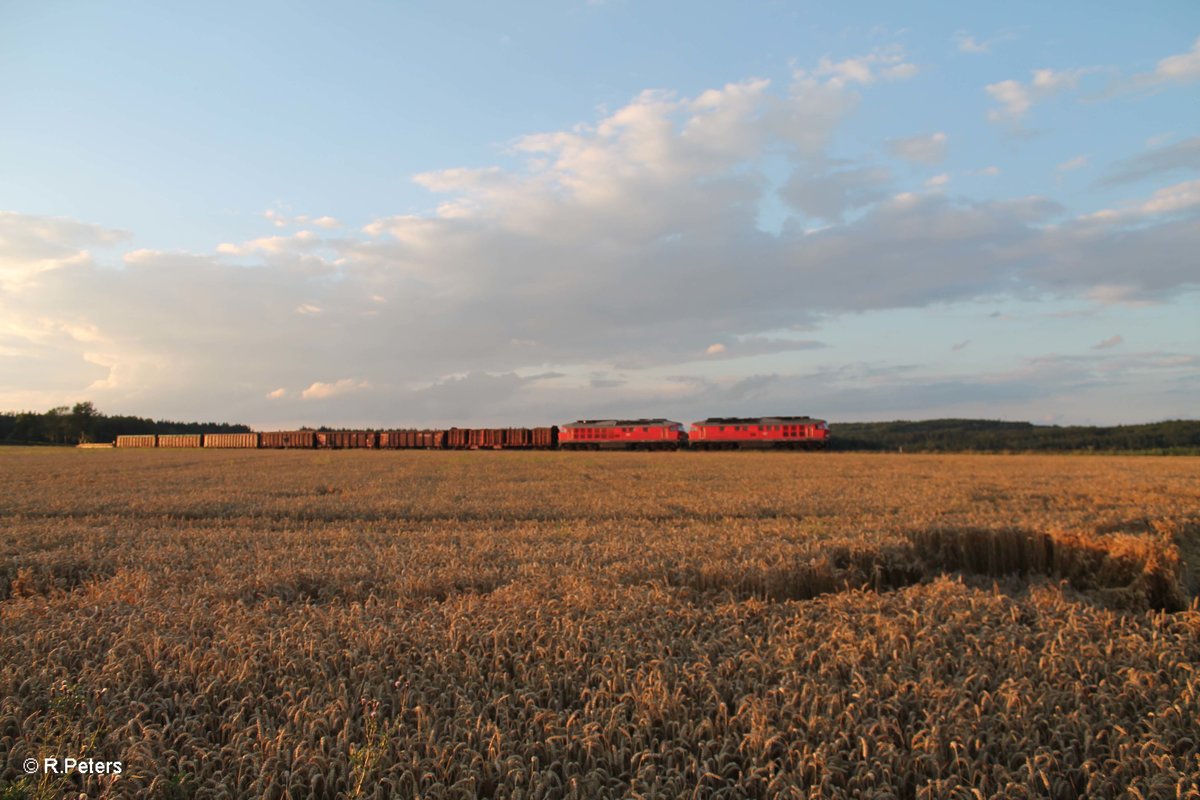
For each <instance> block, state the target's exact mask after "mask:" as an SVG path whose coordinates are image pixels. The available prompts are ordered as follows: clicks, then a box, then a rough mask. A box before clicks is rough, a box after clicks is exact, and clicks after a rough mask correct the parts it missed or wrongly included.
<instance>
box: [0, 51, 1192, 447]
mask: <svg viewBox="0 0 1200 800" xmlns="http://www.w3.org/2000/svg"><path fill="white" fill-rule="evenodd" d="M1172 63H1174V62H1172ZM1188 63H1190V62H1188ZM1160 67H1161V65H1160ZM1166 69H1167V70H1168V71H1169V72H1170V71H1172V70H1174V71H1173V72H1171V74H1172V75H1175V74H1184V73H1186V70H1187V65H1186V63H1185V64H1184V66H1183V67H1179V68H1178V69H1177V68H1176V67H1175V66H1172V65H1168V67H1167V68H1166ZM1181 70H1182V72H1181ZM916 73H917V69H916V67H915V66H913V65H912V64H909V63H908V62H906V61H905V60H904V56H903V54H902V53H901V52H900V51H897V50H895V49H885V50H880V51H876V52H874V53H871V54H868V55H867V56H864V57H862V58H859V59H848V60H844V61H831V60H828V59H826V60H822V61H821V62H820V63H819V64H818V66H817V67H816V68H814V69H812V70H807V71H803V70H801V71H797V72H796V74H795V76H794V79H793V81H792V82H791V83H790V84H789V85H787V86H782V87H774V86H772V85H771V83H770V82H768V81H766V80H760V79H751V80H746V81H742V82H737V83H730V84H728V85H725V86H723V87H720V88H714V89H711V90H708V91H705V92H702V93H700V94H698V95H696V96H694V97H681V96H678V95H675V94H672V93H668V92H661V91H647V92H643V93H642V94H640V95H638V96H637V97H635V98H633V100H631V101H630V102H629V103H628V104H626V105H625V106H623V107H621V108H619V109H617V110H616V111H614V112H612V113H609V114H607V115H604V116H602V117H601V118H599V119H597V120H595V121H594V122H591V123H588V124H580V125H577V126H575V127H573V128H570V129H566V130H558V131H549V132H542V133H536V134H531V135H528V136H524V137H521V138H519V139H517V140H515V141H514V142H512V143H511V148H510V152H509V154H508V155H509V156H510V157H511V165H509V166H494V167H489V168H484V169H466V168H448V169H443V170H436V171H430V172H425V173H422V174H419V175H417V176H415V178H414V180H415V181H416V182H417V183H418V184H419V185H420V186H422V187H424V188H426V189H427V190H429V191H430V192H431V193H432V194H433V195H435V196H436V197H437V207H436V211H435V212H432V213H429V214H423V215H398V216H389V217H382V218H379V219H375V220H372V221H370V222H369V223H368V224H366V225H364V226H363V227H362V228H361V229H360V230H357V231H352V230H349V229H347V228H346V227H345V226H344V225H343V224H342V223H340V222H338V221H337V220H336V219H334V218H333V217H331V216H312V217H296V218H292V217H287V216H285V215H283V214H282V213H279V212H268V213H267V214H266V215H265V216H266V224H268V225H269V226H271V227H272V228H275V229H276V231H275V233H273V234H272V235H268V236H263V237H259V238H254V239H250V240H248V241H243V242H222V243H220V244H218V245H216V246H215V247H214V248H213V250H212V252H207V253H182V252H162V251H153V250H146V249H140V250H133V251H129V252H126V253H124V254H123V255H121V256H118V255H117V254H116V252H117V251H119V249H120V245H122V243H125V242H127V241H128V240H129V235H128V234H126V233H123V232H120V231H110V230H105V229H101V228H98V227H96V226H93V225H89V224H87V223H81V222H74V221H70V220H60V219H46V218H42V217H34V216H26V215H21V214H19V213H5V214H0V288H2V289H3V294H0V312H2V315H3V319H4V320H5V321H4V322H3V323H0V353H4V354H5V355H4V357H5V358H6V359H8V368H9V372H8V374H9V375H14V374H18V373H14V372H13V371H12V370H14V369H15V370H17V371H18V372H19V374H20V375H21V380H20V381H19V385H18V382H17V381H14V380H11V379H10V380H9V381H6V382H4V383H3V384H0V397H2V398H3V400H4V404H5V405H8V406H13V405H20V404H22V403H24V402H35V401H34V397H35V395H34V394H33V393H29V392H27V391H26V390H25V389H23V388H22V387H25V386H36V387H40V388H39V392H40V394H38V395H36V396H37V397H50V396H65V394H68V393H73V394H74V395H79V396H82V395H83V394H88V395H89V396H92V397H94V399H96V400H97V401H98V402H99V403H100V404H101V406H102V407H105V406H111V407H120V408H128V407H130V406H131V405H137V406H145V405H154V406H155V407H160V408H165V409H168V410H170V411H171V413H176V414H180V415H184V414H189V413H193V414H198V415H201V416H211V415H212V414H213V413H216V412H215V411H214V409H217V410H221V415H222V416H226V417H228V418H231V419H244V420H248V421H252V422H253V421H257V420H262V419H271V420H273V421H278V422H281V423H286V422H288V421H292V420H295V421H306V420H312V419H313V417H312V416H306V415H311V414H314V413H320V414H322V415H323V416H322V417H321V418H320V419H319V420H318V421H320V422H326V423H330V424H339V423H344V424H356V423H375V424H389V423H390V424H399V423H425V422H433V423H436V422H440V421H446V420H451V421H453V420H455V419H458V420H461V421H464V422H469V421H472V420H479V419H483V420H495V421H501V420H504V421H510V420H511V421H538V420H546V419H551V420H557V419H558V418H559V417H566V416H577V415H578V414H580V413H587V412H590V411H595V412H597V413H599V412H600V411H603V410H606V409H611V410H612V411H613V412H614V413H620V412H624V413H636V412H637V410H638V409H643V410H644V409H646V408H648V406H649V404H651V403H659V404H664V405H666V406H668V407H669V408H674V409H680V410H684V409H691V410H696V411H700V410H703V411H704V412H705V413H716V412H722V413H723V412H726V411H733V410H737V409H734V408H730V406H733V405H738V404H741V403H744V402H745V401H748V400H757V401H760V402H762V403H763V404H764V405H772V404H779V405H778V406H776V407H775V409H774V410H775V411H778V410H779V409H780V408H782V409H784V410H786V409H787V407H788V403H789V402H790V403H793V404H794V402H795V392H796V391H797V387H799V386H802V385H806V386H810V387H811V386H812V385H813V384H812V382H811V381H812V380H813V379H814V378H815V379H818V380H820V379H827V380H828V382H827V383H826V384H825V386H827V387H829V386H833V387H837V386H842V385H846V386H847V388H846V389H845V391H844V392H843V393H839V391H840V390H836V391H835V390H832V389H828V388H826V389H823V390H822V393H818V394H813V393H811V390H810V395H809V396H810V397H811V398H812V399H814V400H821V401H822V402H828V403H831V404H843V405H842V406H841V407H843V408H851V409H853V408H860V407H864V406H863V403H864V402H867V400H866V398H869V397H870V396H871V394H870V393H867V394H865V395H853V394H852V392H851V390H850V388H848V384H847V383H846V382H847V380H848V377H847V376H846V375H841V376H832V375H830V374H828V373H822V372H820V371H816V372H814V371H813V369H814V368H813V367H811V366H810V367H808V368H807V369H808V370H809V371H808V372H804V371H803V369H801V370H800V371H797V372H796V374H795V375H791V376H789V375H780V374H776V373H773V372H769V373H763V374H760V375H757V377H755V378H754V379H753V380H751V379H750V378H747V377H742V378H738V379H736V380H731V381H723V380H721V379H717V378H714V377H713V375H712V374H711V373H705V372H704V371H703V370H701V369H699V368H698V367H697V366H696V365H697V364H706V363H711V362H722V363H730V362H739V363H746V364H750V365H753V364H754V363H758V362H753V361H750V360H751V359H762V358H766V357H770V356H772V355H779V354H782V353H792V354H796V355H797V357H804V354H805V353H812V354H819V353H820V351H821V350H822V349H824V344H823V342H821V341H820V340H819V338H816V339H814V338H806V339H799V338H796V337H795V335H794V334H793V333H792V332H793V331H797V330H805V329H811V328H812V326H814V325H815V324H816V323H817V321H819V320H821V319H827V318H831V317H836V316H837V315H843V314H857V313H863V312H870V311H877V310H887V309H903V308H921V307H925V306H928V305H931V304H935V303H950V302H956V301H967V300H974V299H978V298H984V297H997V296H1006V297H1023V298H1030V297H1040V296H1059V297H1077V298H1085V297H1088V298H1092V299H1093V300H1102V301H1105V302H1151V301H1159V300H1162V299H1164V298H1169V297H1171V296H1173V295H1175V294H1178V293H1180V292H1183V291H1187V290H1189V289H1191V288H1195V287H1196V286H1197V285H1198V284H1200V274H1198V272H1197V267H1196V261H1195V255H1194V254H1195V253H1196V252H1200V228H1198V227H1197V208H1198V205H1200V201H1197V197H1200V194H1198V192H1197V189H1196V187H1195V185H1194V183H1184V184H1177V185H1174V186H1171V187H1165V188H1163V189H1160V190H1157V191H1156V192H1155V193H1153V194H1151V195H1150V196H1149V197H1140V198H1133V199H1131V200H1130V204H1129V205H1128V206H1126V207H1123V208H1119V209H1114V210H1109V211H1106V212H1101V213H1097V214H1091V215H1088V216H1086V217H1078V218H1072V217H1070V216H1069V215H1068V214H1067V213H1066V211H1065V209H1064V208H1063V207H1062V206H1060V205H1058V204H1057V203H1055V202H1054V201H1053V200H1051V199H1049V198H1046V197H1041V196H1029V197H1016V198H1010V199H1000V200H971V199H969V198H964V197H951V196H948V195H947V194H945V193H944V192H942V191H940V189H941V188H942V187H943V186H944V184H946V182H947V181H948V176H947V175H945V174H943V175H939V176H934V177H933V178H930V179H929V184H928V185H929V186H930V187H931V188H932V189H934V190H936V191H929V192H924V193H914V192H897V191H896V188H895V186H894V183H895V178H894V176H893V173H892V171H891V170H890V169H889V168H887V167H886V166H883V165H880V164H875V163H871V162H870V161H869V160H866V159H864V160H863V161H860V162H847V161H846V160H845V159H841V160H836V159H833V158H832V157H831V156H830V154H829V144H830V140H831V137H832V136H833V135H834V132H835V131H836V129H837V127H838V125H839V123H840V122H841V121H842V120H843V119H844V118H845V117H846V116H847V115H849V114H851V113H853V111H854V109H855V107H856V106H857V104H858V103H859V102H860V101H861V97H860V95H859V92H861V91H864V90H865V89H866V87H871V86H878V85H880V84H886V83H888V82H891V81H899V80H905V79H908V78H911V77H912V76H913V75H915V74H916ZM1081 74H1083V72H1082V71H1078V70H1077V71H1073V72H1064V73H1055V72H1052V71H1050V70H1043V71H1038V72H1037V73H1035V74H1034V78H1033V80H1032V82H1031V83H1030V84H1028V85H1026V84H1017V83H1015V82H1006V84H1005V85H999V84H997V85H994V86H992V87H988V91H989V92H990V93H991V94H992V96H993V97H994V98H995V99H996V100H997V102H999V103H1000V106H999V108H998V109H997V110H996V111H995V114H996V115H997V117H998V118H1007V119H1020V118H1021V117H1022V116H1023V115H1024V114H1025V113H1026V112H1027V111H1028V109H1029V107H1030V106H1031V105H1032V103H1034V102H1035V101H1036V100H1037V99H1039V98H1042V97H1046V96H1049V95H1051V94H1054V93H1056V92H1059V91H1063V90H1066V89H1069V88H1071V87H1074V86H1075V85H1076V83H1077V81H1078V79H1079V76H1080V75H1081ZM946 143H947V136H946V134H944V133H941V132H938V133H934V134H926V135H921V136H916V137H912V138H909V139H896V140H890V141H889V142H887V143H880V144H881V145H882V146H885V147H886V148H887V149H889V150H890V151H891V152H892V153H893V155H895V156H896V157H898V158H902V159H905V160H908V161H912V162H916V163H919V164H925V165H932V164H936V163H939V162H940V161H942V160H943V159H944V157H945V150H946ZM1180 149H1182V148H1180ZM1188 153H1190V151H1188V152H1185V153H1183V155H1179V154H1176V153H1175V152H1174V151H1172V152H1171V153H1170V154H1168V155H1164V156H1162V157H1161V158H1153V157H1146V158H1143V159H1141V160H1138V159H1135V160H1132V161H1130V162H1129V163H1128V164H1126V165H1123V166H1121V167H1120V168H1119V169H1118V171H1117V172H1116V173H1114V175H1113V177H1110V178H1109V180H1111V181H1116V182H1121V181H1124V180H1131V179H1132V178H1129V177H1128V176H1132V175H1151V174H1155V173H1159V172H1167V171H1169V170H1171V169H1174V167H1175V165H1176V164H1177V163H1178V161H1179V159H1181V158H1182V159H1187V158H1190V155H1189V154H1188ZM781 156H782V158H783V159H784V160H785V161H786V163H787V165H788V166H787V170H788V174H786V175H784V176H782V177H780V176H778V175H775V174H773V173H772V172H771V171H769V170H768V169H767V168H766V166H765V165H766V163H767V161H768V159H769V158H779V157H781ZM775 200H778V201H779V202H781V203H782V204H783V205H784V206H785V207H786V208H787V209H788V210H789V211H788V215H787V216H786V218H785V219H784V221H783V223H782V225H781V227H780V228H779V230H778V231H774V230H772V231H768V230H764V229H763V228H762V227H761V226H760V212H761V210H762V208H763V207H764V205H765V204H768V203H770V202H773V201H775ZM815 221H820V223H821V224H816V222H815ZM289 227H290V228H299V230H295V231H294V232H291V233H289V232H287V231H286V230H285V229H287V228H289ZM95 250H99V251H102V252H101V254H100V255H97V254H95V253H94V252H93V251H95ZM964 346H965V343H964ZM955 349H961V348H960V347H957V346H956V348H955ZM1166 368H1167V367H1164V369H1166ZM1171 368H1174V367H1171ZM748 369H752V366H751V367H749V368H748ZM1039 369H1040V368H1039ZM1029 372H1030V374H1032V373H1033V372H1037V374H1038V375H1041V374H1042V372H1038V371H1037V370H1035V369H1034V368H1032V367H1031V368H1030V370H1029ZM665 375H671V376H673V377H664V376H665ZM81 376H82V377H81ZM860 377H861V376H860ZM1029 377H1030V375H1029V374H1026V375H1021V376H999V377H996V376H993V377H992V378H988V379H986V380H983V381H982V383H976V384H969V382H960V381H959V379H952V378H950V377H946V376H936V375H934V376H926V378H925V379H924V382H923V383H921V382H918V384H912V385H911V386H915V387H917V388H910V389H906V390H903V392H902V391H901V390H900V388H899V387H900V385H901V384H900V383H892V384H877V385H888V386H890V387H891V389H892V390H893V392H894V393H893V395H892V397H893V399H892V400H889V401H888V403H886V404H883V405H879V406H876V407H877V408H878V409H879V410H880V413H884V412H885V411H886V410H889V409H890V410H895V409H901V410H902V409H904V408H907V407H909V404H915V403H918V402H922V400H921V398H927V397H931V396H933V395H934V394H938V395H939V396H940V397H941V398H942V401H941V402H942V405H945V402H944V401H945V400H946V398H959V399H961V400H962V402H963V403H968V402H974V401H975V400H976V399H978V398H977V397H976V395H975V394H972V392H973V391H975V392H976V393H977V394H978V393H979V392H983V394H987V392H985V391H984V389H986V390H988V391H990V392H991V394H990V395H988V396H992V397H999V398H1010V399H1011V398H1017V399H1019V398H1020V397H1023V396H1025V395H1027V394H1028V393H1029V392H1031V391H1035V390H1032V389H1029V388H1024V389H1022V388H1020V387H1021V386H1026V387H1028V385H1029V384H1028V383H1021V382H1020V381H1021V380H1026V379H1028V378H1029ZM804 381H808V383H804ZM906 385H907V384H906ZM921 386H924V387H925V388H924V389H921V388H920V387H921ZM971 386H975V387H976V388H975V389H974V390H972V389H971V388H970V387H971ZM980 386H982V387H983V389H979V387H980ZM997 387H999V388H997ZM789 392H790V393H792V394H791V395H789ZM904 392H907V394H904ZM1023 393H1024V394H1023ZM983 394H980V395H979V397H982V396H983ZM902 395H903V397H904V398H907V399H899V400H898V399H895V398H900V397H901V396H902ZM789 396H790V397H791V398H792V399H791V400H790V401H788V400H787V398H788V397H789ZM706 404H707V405H706ZM193 409H194V411H193Z"/></svg>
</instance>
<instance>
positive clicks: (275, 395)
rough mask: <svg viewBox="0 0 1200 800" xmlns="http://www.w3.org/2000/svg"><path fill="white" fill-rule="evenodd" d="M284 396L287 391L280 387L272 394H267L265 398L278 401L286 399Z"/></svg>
mask: <svg viewBox="0 0 1200 800" xmlns="http://www.w3.org/2000/svg"><path fill="white" fill-rule="evenodd" d="M286 396H287V389H284V388H282V387H280V388H278V389H276V390H275V391H273V392H267V398H268V399H270V400H278V399H279V398H281V397H286Z"/></svg>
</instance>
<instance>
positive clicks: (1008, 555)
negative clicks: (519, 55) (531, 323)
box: [0, 448, 1200, 800]
mask: <svg viewBox="0 0 1200 800" xmlns="http://www.w3.org/2000/svg"><path fill="white" fill-rule="evenodd" d="M0 486H2V487H3V489H2V490H0V559H2V560H0V798H7V799H8V800H12V799H14V798H43V797H45V798H50V797H54V798H57V797H63V796H70V797H78V796H79V795H80V794H83V795H85V796H87V797H114V798H115V797H160V798H185V797H195V798H226V797H227V798H241V797H267V798H283V797H291V798H307V797H316V798H325V797H328V798H335V797H337V798H341V797H378V798H385V797H422V798H443V797H445V798H475V797H498V798H558V797H564V798H566V797H570V798H592V797H612V798H617V797H645V798H649V797H663V798H675V797H696V798H717V797H727V798H742V797H751V798H776V797H797V798H800V797H804V798H808V797H812V798H816V797H835V798H836V797H847V798H849V797H868V798H888V797H890V798H946V797H951V798H954V797H961V798H979V797H985V798H986V797H1006V798H1021V797H1029V798H1032V797H1052V798H1072V800H1073V799H1074V798H1078V797H1085V796H1086V797H1097V798H1108V797H1112V798H1117V797H1122V798H1124V797H1128V798H1151V797H1162V798H1185V797H1190V798H1200V674H1198V670H1200V605H1198V604H1197V602H1196V600H1195V599H1194V598H1195V596H1196V594H1197V589H1198V588H1200V586H1198V585H1197V567H1198V566H1200V558H1198V556H1200V459H1196V458H1183V457H1180V458H1137V457H1099V456H968V455H956V456H919V455H904V456H899V455H878V454H872V455H855V454H836V453H826V454H783V453H779V454H777V453H758V454H752V453H719V454H718V453H712V454H709V453H664V454H627V453H594V454H591V453H587V454H576V453H543V452H535V453H520V452H494V453H493V452H478V453H475V452H353V451H340V452H264V451H249V452H233V451H117V450H111V451H76V450H69V449H50V448H47V449H21V448H3V449H0ZM48 756H60V757H61V756H75V757H82V758H94V759H96V760H111V761H120V762H121V763H122V765H123V766H122V771H121V773H120V774H119V775H90V774H89V775H80V774H73V775H53V774H48V773H45V772H39V773H35V774H26V772H25V771H24V770H23V768H22V765H23V763H24V761H25V760H26V759H29V758H37V759H42V758H45V757H48Z"/></svg>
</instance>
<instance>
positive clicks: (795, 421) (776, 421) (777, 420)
mask: <svg viewBox="0 0 1200 800" xmlns="http://www.w3.org/2000/svg"><path fill="white" fill-rule="evenodd" d="M824 421H825V420H823V419H817V418H815V417H709V418H708V419H706V420H704V421H702V422H697V423H696V424H697V425H800V424H809V423H813V422H824Z"/></svg>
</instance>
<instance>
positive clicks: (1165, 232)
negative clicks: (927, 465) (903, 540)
mask: <svg viewBox="0 0 1200 800" xmlns="http://www.w3.org/2000/svg"><path fill="white" fill-rule="evenodd" d="M1198 397H1200V4H1198V3H1195V2H1194V0H1179V1H1178V2H1148V3H1145V4H1138V5H1135V4H1131V3H1127V2H1119V3H1118V2H1095V1H1094V0H1093V2H1086V3H1076V2H1062V3H1044V2H1038V3H1028V2H1020V1H1019V0H1018V1H1015V2H1005V3H989V4H982V3H953V4H952V3H922V2H912V3H892V2H862V3H856V4H832V3H807V2H805V3H800V2H723V3H696V2H687V3H684V2H638V1H637V0H606V1H605V2H586V0H581V1H579V2H575V1H574V0H562V1H561V2H529V3H509V4H501V3H465V2H454V1H453V0H451V1H450V2H438V3H383V2H378V3H371V2H346V3H336V4H331V3H316V2H287V3H284V2H256V3H227V2H206V3H195V4H174V3H161V2H117V3H110V4H100V3H89V2H82V1H81V2H56V0H36V2H22V1H19V0H0V409H9V410H45V409H48V408H51V407H53V406H58V405H71V404H74V403H76V402H79V401H83V400H89V401H92V402H93V403H95V404H96V406H97V407H98V408H99V409H100V410H101V411H102V412H105V413H110V414H117V413H120V414H138V415H142V416H150V417H155V418H160V419H188V420H196V419H199V420H221V421H229V422H243V423H247V424H250V425H253V426H255V427H258V428H262V429H271V428H285V427H293V426H298V425H302V424H307V425H331V426H378V427H390V426H397V427H407V426H425V425H448V424H461V425H488V424H492V425H538V424H554V423H562V422H567V421H571V420H574V419H578V418H603V417H612V416H617V417H625V416H637V417H644V416H653V417H668V418H672V419H676V420H680V421H683V422H690V421H694V420H698V419H703V418H704V417H708V416H723V415H746V416H750V415H760V414H767V415H791V414H809V415H812V416H817V417H821V418H825V419H829V420H831V421H852V420H884V419H933V418H940V417H978V418H988V419H1013V420H1030V421H1033V422H1037V423H1054V424H1119V423H1139V422H1150V421H1156V420H1161V419H1175V418H1188V419H1195V418H1197V416H1198V410H1197V409H1198V408H1200V403H1198V402H1197V398H1198Z"/></svg>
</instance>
